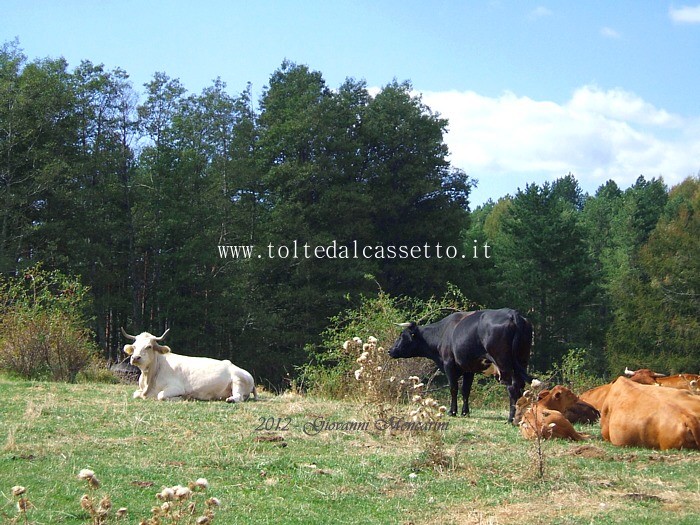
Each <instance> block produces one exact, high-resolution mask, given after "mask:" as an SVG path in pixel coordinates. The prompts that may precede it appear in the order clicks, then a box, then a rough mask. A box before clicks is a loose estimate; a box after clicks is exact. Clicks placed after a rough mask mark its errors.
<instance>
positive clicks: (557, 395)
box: [554, 391, 561, 399]
mask: <svg viewBox="0 0 700 525" xmlns="http://www.w3.org/2000/svg"><path fill="white" fill-rule="evenodd" d="M560 397H561V391H557V392H554V399H559V398H560Z"/></svg>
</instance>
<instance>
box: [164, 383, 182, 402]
mask: <svg viewBox="0 0 700 525" xmlns="http://www.w3.org/2000/svg"><path fill="white" fill-rule="evenodd" d="M184 395H185V391H184V390H183V389H182V388H181V387H179V386H169V387H166V388H164V389H163V390H161V391H160V392H158V401H181V400H182V396H184Z"/></svg>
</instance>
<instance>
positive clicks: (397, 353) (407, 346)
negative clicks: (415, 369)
mask: <svg viewBox="0 0 700 525" xmlns="http://www.w3.org/2000/svg"><path fill="white" fill-rule="evenodd" d="M422 348H423V338H422V337H421V335H420V332H419V330H418V325H416V323H411V324H410V325H409V326H408V327H407V328H406V329H405V330H404V331H403V332H401V335H400V336H399V338H398V339H397V340H396V342H395V343H394V345H393V346H392V347H391V348H390V349H389V356H391V357H394V358H397V357H420V356H421V355H423V354H422Z"/></svg>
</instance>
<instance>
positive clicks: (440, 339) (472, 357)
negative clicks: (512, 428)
mask: <svg viewBox="0 0 700 525" xmlns="http://www.w3.org/2000/svg"><path fill="white" fill-rule="evenodd" d="M401 326H403V327H405V330H404V331H403V332H402V333H401V335H400V336H399V338H398V339H397V340H396V342H395V343H394V346H392V348H391V349H390V350H389V355H390V356H391V357H394V358H400V357H427V358H428V359H432V360H433V361H434V362H435V364H437V366H438V367H439V368H440V369H441V370H442V371H443V372H444V373H445V375H446V376H447V381H448V383H449V385H450V395H451V404H450V412H449V413H450V415H452V416H456V415H457V390H458V389H459V378H460V377H462V398H463V400H464V405H463V407H462V415H463V416H465V415H467V414H469V393H470V391H471V386H472V382H473V381H474V374H475V373H477V372H481V373H489V372H493V373H494V374H495V375H497V376H498V378H499V381H500V382H501V383H502V384H504V385H506V386H507V388H508V394H509V397H510V414H509V417H508V421H510V422H512V421H513V416H514V415H515V402H516V401H517V400H518V398H519V397H520V396H521V395H522V393H523V389H524V388H525V382H526V381H529V380H531V377H530V376H529V375H528V374H527V364H528V361H529V359H530V348H531V346H532V325H531V324H530V322H529V321H528V320H527V319H526V318H524V317H523V316H522V315H520V314H519V313H518V312H517V311H516V310H511V309H509V308H502V309H500V310H478V311H476V312H456V313H453V314H451V315H449V316H447V317H445V318H444V319H442V320H441V321H438V322H436V323H432V324H429V325H426V326H418V325H417V324H416V323H405V324H402V325H401Z"/></svg>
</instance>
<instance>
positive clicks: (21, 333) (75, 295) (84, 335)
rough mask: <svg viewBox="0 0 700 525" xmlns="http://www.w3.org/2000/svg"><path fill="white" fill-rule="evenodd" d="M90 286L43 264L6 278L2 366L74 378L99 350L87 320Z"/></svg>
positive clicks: (1, 306)
mask: <svg viewBox="0 0 700 525" xmlns="http://www.w3.org/2000/svg"><path fill="white" fill-rule="evenodd" d="M87 291H88V290H87V288H85V287H83V286H82V285H81V284H80V283H79V282H78V281H77V280H74V279H70V278H68V277H66V276H64V275H63V274H61V273H60V272H47V271H44V270H42V269H41V268H39V267H36V268H33V269H30V270H27V271H26V272H24V274H23V275H22V276H20V277H17V278H14V279H2V280H0V369H2V370H4V371H5V372H8V373H10V374H13V375H17V376H20V377H22V378H27V379H51V380H54V381H70V382H74V381H75V379H76V376H77V375H78V373H79V372H80V371H81V370H83V369H84V368H85V367H87V366H88V365H89V364H90V363H91V362H92V361H93V359H94V357H95V356H96V355H97V346H96V345H95V343H94V341H93V340H92V338H91V336H90V332H89V330H87V329H86V328H85V327H84V325H85V318H84V315H83V312H84V311H85V308H86V302H87Z"/></svg>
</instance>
